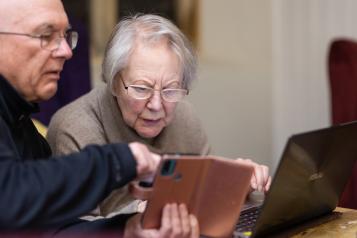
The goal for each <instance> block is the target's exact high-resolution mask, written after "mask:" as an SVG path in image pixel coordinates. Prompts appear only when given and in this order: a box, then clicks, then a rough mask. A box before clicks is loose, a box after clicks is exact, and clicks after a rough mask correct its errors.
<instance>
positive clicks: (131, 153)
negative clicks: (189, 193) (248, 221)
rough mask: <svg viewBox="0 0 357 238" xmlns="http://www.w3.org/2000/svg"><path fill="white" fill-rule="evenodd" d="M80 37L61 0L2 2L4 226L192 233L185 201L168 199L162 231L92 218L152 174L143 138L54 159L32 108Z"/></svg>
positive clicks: (51, 88) (47, 93) (0, 220)
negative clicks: (89, 217)
mask: <svg viewBox="0 0 357 238" xmlns="http://www.w3.org/2000/svg"><path fill="white" fill-rule="evenodd" d="M77 39H78V35H77V33H76V32H74V31H72V30H71V29H70V25H69V23H68V19H67V16H66V14H65V12H64V9H63V6H62V3H61V1H60V0H11V1H8V0H0V194H1V195H0V211H1V212H0V230H2V231H14V230H15V231H18V230H37V231H51V232H63V231H73V232H100V231H110V230H112V229H115V231H116V232H119V233H120V231H123V230H124V229H122V228H123V227H124V226H125V224H128V225H127V228H128V229H126V230H125V236H127V237H145V236H147V235H150V237H181V236H182V237H194V236H196V235H197V230H198V225H197V221H196V220H195V218H194V217H193V216H192V215H189V214H188V213H187V209H186V207H185V206H184V205H180V206H177V205H167V206H166V207H165V209H164V212H163V222H162V227H161V228H160V230H142V229H141V227H140V224H139V220H140V219H138V215H135V216H134V217H132V218H129V219H130V222H128V223H127V222H126V221H127V218H128V217H130V216H128V215H127V216H125V215H122V216H117V217H114V218H112V219H107V220H106V219H103V220H99V221H95V222H86V221H82V220H79V219H78V218H77V217H79V216H81V215H83V214H85V213H87V212H89V211H90V210H92V209H93V208H95V206H96V205H97V204H98V203H99V202H100V201H101V200H102V199H103V198H105V197H106V196H107V195H108V194H109V193H110V192H111V191H112V190H113V189H115V188H118V187H120V186H123V185H125V184H127V183H128V182H130V181H131V180H133V179H136V178H137V179H142V178H145V177H146V176H148V175H150V174H152V173H154V172H155V170H156V167H157V164H158V161H159V158H158V156H157V155H154V154H152V153H150V152H149V151H148V149H147V148H146V147H145V146H144V145H142V144H139V143H131V144H129V145H127V144H111V145H104V146H97V145H92V146H88V147H86V148H85V149H83V150H82V151H81V152H80V153H76V154H70V155H67V156H64V157H62V158H55V157H51V150H50V148H49V145H48V144H47V142H46V140H45V139H44V138H43V137H42V136H41V135H40V134H39V133H38V132H37V130H36V128H35V127H34V125H33V123H32V121H31V119H30V114H31V113H33V112H36V111H38V105H37V102H39V101H43V100H48V99H49V98H51V97H52V96H53V95H54V94H55V92H56V90H57V82H58V80H59V79H60V72H61V70H62V68H63V64H64V62H65V61H66V60H68V59H70V58H71V56H72V49H74V48H75V46H76V44H77Z"/></svg>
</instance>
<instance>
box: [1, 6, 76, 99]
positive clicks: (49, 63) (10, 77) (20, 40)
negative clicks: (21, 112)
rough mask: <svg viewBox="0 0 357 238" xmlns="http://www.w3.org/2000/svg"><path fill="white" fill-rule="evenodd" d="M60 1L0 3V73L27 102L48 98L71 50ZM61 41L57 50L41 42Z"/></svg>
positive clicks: (67, 26) (53, 90)
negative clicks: (49, 40) (45, 47)
mask: <svg viewBox="0 0 357 238" xmlns="http://www.w3.org/2000/svg"><path fill="white" fill-rule="evenodd" d="M68 28H69V23H68V18H67V15H66V13H65V11H64V8H63V5H62V2H61V0H0V74H1V75H2V76H3V77H5V79H6V80H7V81H9V83H10V84H11V85H12V86H13V87H14V88H15V89H16V90H17V91H18V92H19V94H20V95H22V96H23V97H24V98H25V99H26V100H28V101H42V100H47V99H49V98H50V97H52V96H53V95H54V94H55V93H56V90H57V81H58V80H59V74H60V72H61V71H62V68H63V64H64V62H65V60H67V59H69V58H70V57H71V56H72V51H71V49H70V48H69V46H68V44H67V43H66V41H65V40H64V38H63V35H64V34H66V33H65V32H66V31H67V29H68ZM47 39H54V40H58V39H61V41H60V43H59V47H58V49H57V48H56V49H55V50H50V51H49V50H47V49H44V48H43V42H45V41H47Z"/></svg>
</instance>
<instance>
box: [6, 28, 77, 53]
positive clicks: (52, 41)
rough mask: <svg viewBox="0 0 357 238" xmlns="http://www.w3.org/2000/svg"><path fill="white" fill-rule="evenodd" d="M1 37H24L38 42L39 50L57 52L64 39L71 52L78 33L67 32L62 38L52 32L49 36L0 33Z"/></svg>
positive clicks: (75, 43)
mask: <svg viewBox="0 0 357 238" xmlns="http://www.w3.org/2000/svg"><path fill="white" fill-rule="evenodd" d="M0 34H1V35H15V36H26V37H31V38H35V39H39V40H40V44H41V48H42V49H45V50H49V51H55V50H58V48H59V47H60V45H61V41H62V39H65V40H66V42H67V44H68V45H69V47H70V48H71V49H72V50H73V49H74V48H76V46H77V43H78V32H76V31H72V30H68V31H66V32H65V33H64V34H63V36H61V35H59V34H56V33H55V32H52V33H50V34H41V35H32V34H26V33H17V32H5V31H0Z"/></svg>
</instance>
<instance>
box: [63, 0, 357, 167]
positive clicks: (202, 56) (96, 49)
mask: <svg viewBox="0 0 357 238" xmlns="http://www.w3.org/2000/svg"><path fill="white" fill-rule="evenodd" d="M63 2H64V5H65V8H66V10H67V12H68V13H69V16H70V18H71V21H72V22H73V23H75V22H76V23H78V24H79V25H80V26H81V27H82V28H83V29H84V31H83V32H84V33H82V34H81V35H80V42H79V44H82V46H81V47H85V50H87V52H88V54H89V56H90V57H89V62H88V67H87V70H88V71H89V73H88V75H89V76H85V77H88V78H89V82H90V87H96V86H97V85H98V84H100V83H101V76H100V75H101V62H102V57H103V52H104V49H105V45H106V42H107V40H108V37H109V35H110V33H111V31H112V29H113V27H114V25H115V24H116V23H117V22H118V20H119V19H120V18H122V17H124V16H125V15H128V14H134V13H136V12H144V13H158V14H160V15H162V16H165V17H167V18H169V19H171V20H172V21H173V22H174V23H175V24H177V25H178V26H179V28H180V29H182V31H183V32H184V33H185V34H186V35H187V36H188V37H189V39H190V40H191V41H192V42H193V44H194V46H195V48H196V49H197V52H198V55H199V64H200V66H199V78H198V80H197V82H196V83H195V84H194V88H193V90H192V93H191V95H190V96H189V98H188V100H190V101H191V102H192V103H193V104H194V105H195V108H196V111H197V113H198V115H199V116H200V118H201V120H202V122H203V124H204V127H205V128H206V130H207V132H208V136H209V139H210V142H211V144H212V146H213V149H214V154H217V155H221V156H225V157H229V158H236V157H243V158H251V159H253V160H255V161H257V162H259V163H264V164H267V165H269V166H270V167H271V171H272V172H273V171H274V170H275V169H276V166H277V163H278V161H279V158H280V155H281V153H282V150H283V148H284V145H285V142H286V140H287V139H288V137H290V136H291V135H292V134H294V133H299V132H303V131H306V130H312V129H318V128H321V127H325V126H329V125H331V115H330V114H331V113H330V110H331V109H330V107H331V106H330V100H331V99H330V88H329V83H328V73H327V72H328V71H327V57H328V50H329V46H330V44H331V41H332V40H334V39H336V38H341V37H347V38H352V39H356V38H357V27H356V24H355V23H356V22H357V14H356V12H357V1H355V0H264V1H262V0H221V1H217V0H105V1H103V0H76V1H71V0H64V1H63ZM75 25H76V24H73V26H74V28H76V27H75ZM83 39H84V40H83ZM79 46H80V45H79ZM75 54H79V52H75ZM72 60H75V59H72ZM76 69H77V70H86V66H85V63H82V64H81V66H79V67H77V68H76ZM75 71H76V70H75ZM72 72H73V71H72ZM73 73H74V72H73ZM78 77H81V76H78Z"/></svg>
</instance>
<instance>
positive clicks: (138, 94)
mask: <svg viewBox="0 0 357 238" xmlns="http://www.w3.org/2000/svg"><path fill="white" fill-rule="evenodd" d="M120 78H121V81H122V83H123V85H124V88H125V89H126V91H127V93H128V95H129V96H131V97H132V98H135V99H138V100H146V99H149V98H151V97H152V95H154V91H160V95H161V97H162V99H164V100H165V101H166V102H178V101H180V100H181V99H183V98H184V97H185V96H186V95H188V90H187V89H179V88H165V89H153V88H151V87H147V86H145V85H134V84H131V85H128V86H126V85H125V83H124V80H123V78H122V77H121V76H120Z"/></svg>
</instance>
